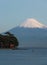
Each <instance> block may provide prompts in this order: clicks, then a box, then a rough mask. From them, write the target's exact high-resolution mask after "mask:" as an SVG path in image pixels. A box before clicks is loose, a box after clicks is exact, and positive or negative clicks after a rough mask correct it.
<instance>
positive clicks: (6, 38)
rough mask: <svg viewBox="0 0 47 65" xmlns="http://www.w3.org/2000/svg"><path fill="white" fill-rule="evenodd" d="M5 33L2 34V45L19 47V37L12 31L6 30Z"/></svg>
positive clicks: (0, 36) (0, 43)
mask: <svg viewBox="0 0 47 65" xmlns="http://www.w3.org/2000/svg"><path fill="white" fill-rule="evenodd" d="M5 34H6V35H1V34H0V47H5V48H17V46H18V45H19V43H18V40H17V38H16V37H15V36H14V35H13V34H11V33H10V32H6V33H5Z"/></svg>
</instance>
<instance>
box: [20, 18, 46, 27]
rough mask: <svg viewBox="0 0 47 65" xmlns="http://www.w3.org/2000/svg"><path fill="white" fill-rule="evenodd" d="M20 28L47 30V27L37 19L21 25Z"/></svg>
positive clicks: (28, 20)
mask: <svg viewBox="0 0 47 65" xmlns="http://www.w3.org/2000/svg"><path fill="white" fill-rule="evenodd" d="M20 27H26V28H46V27H47V26H45V25H43V24H41V23H40V22H38V21H37V20H35V19H31V18H30V19H27V20H26V21H25V22H24V23H22V24H21V25H20Z"/></svg>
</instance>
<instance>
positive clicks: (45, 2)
mask: <svg viewBox="0 0 47 65" xmlns="http://www.w3.org/2000/svg"><path fill="white" fill-rule="evenodd" d="M27 18H35V19H36V20H38V21H40V22H41V23H43V24H46V25H47V0H0V32H4V31H7V30H9V29H11V28H13V27H16V26H17V25H19V24H21V23H22V22H23V21H24V20H25V19H27Z"/></svg>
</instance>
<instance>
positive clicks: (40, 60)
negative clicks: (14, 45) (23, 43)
mask: <svg viewBox="0 0 47 65" xmlns="http://www.w3.org/2000/svg"><path fill="white" fill-rule="evenodd" d="M0 65H47V49H26V50H24V49H21V50H0Z"/></svg>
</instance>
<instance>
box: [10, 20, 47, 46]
mask: <svg viewBox="0 0 47 65" xmlns="http://www.w3.org/2000/svg"><path fill="white" fill-rule="evenodd" d="M9 32H11V33H12V34H14V35H15V36H16V37H17V39H18V41H19V46H21V47H47V26H45V25H43V24H41V23H39V22H38V21H37V20H34V19H27V20H26V21H25V22H24V23H22V24H21V25H19V26H18V27H15V28H13V29H11V30H10V31H9Z"/></svg>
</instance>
